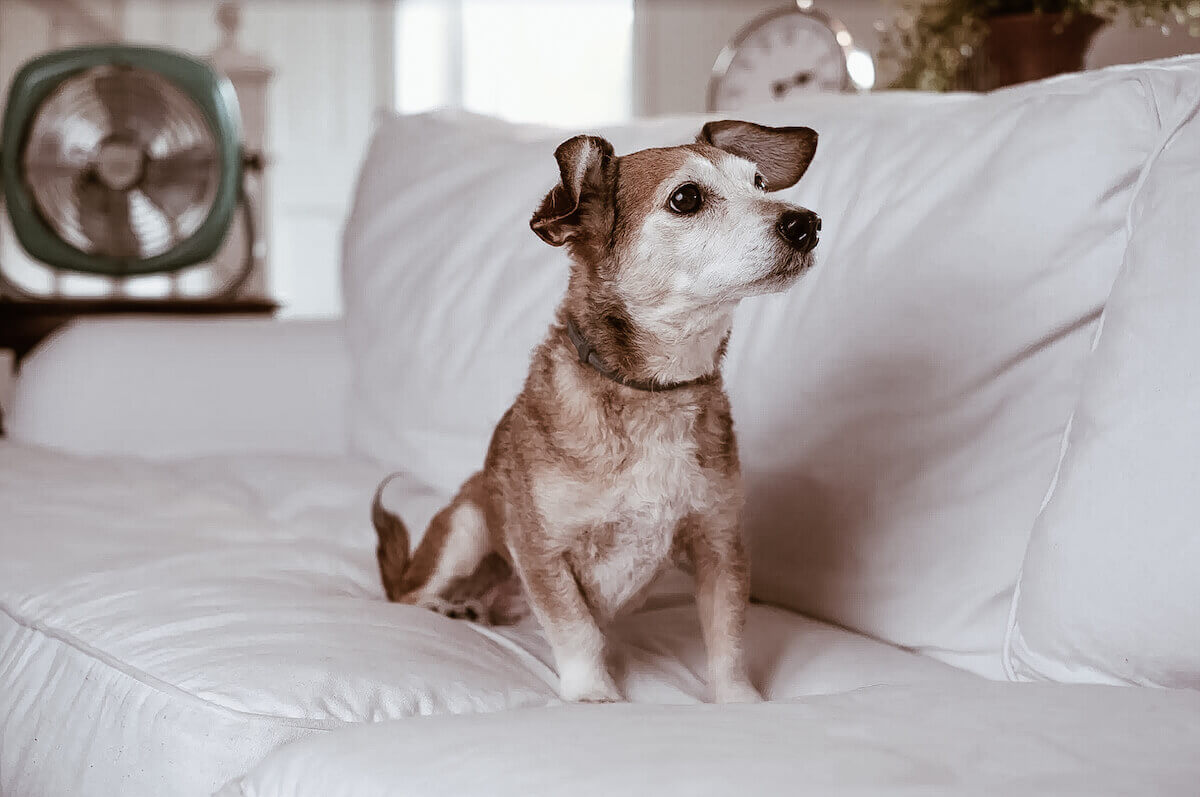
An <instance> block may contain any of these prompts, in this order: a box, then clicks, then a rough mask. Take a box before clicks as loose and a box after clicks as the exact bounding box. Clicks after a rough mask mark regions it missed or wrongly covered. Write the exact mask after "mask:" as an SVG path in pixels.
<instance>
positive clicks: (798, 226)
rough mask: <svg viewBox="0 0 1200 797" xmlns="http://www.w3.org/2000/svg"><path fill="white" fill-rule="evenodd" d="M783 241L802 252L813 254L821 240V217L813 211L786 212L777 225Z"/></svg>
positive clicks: (776, 227)
mask: <svg viewBox="0 0 1200 797" xmlns="http://www.w3.org/2000/svg"><path fill="white" fill-rule="evenodd" d="M775 229H776V230H778V231H779V235H780V236H781V237H782V238H783V240H785V241H787V242H788V243H789V244H791V245H792V246H794V247H796V248H797V249H799V250H800V251H801V252H811V251H812V250H813V249H814V248H815V247H816V245H817V241H818V240H820V239H819V238H818V237H817V233H818V232H820V230H821V217H820V216H818V215H817V214H816V213H813V212H812V211H811V210H785V211H784V212H783V215H781V216H780V217H779V223H778V224H776V225H775Z"/></svg>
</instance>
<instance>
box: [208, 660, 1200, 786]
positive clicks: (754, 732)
mask: <svg viewBox="0 0 1200 797" xmlns="http://www.w3.org/2000/svg"><path fill="white" fill-rule="evenodd" d="M1198 747H1200V694H1195V693H1192V694H1170V695H1168V694H1164V693H1162V692H1152V691H1149V690H1129V689H1113V688H1105V687H1078V686H1077V687H1070V686H1066V687H1064V686H1057V685H1037V686H1034V685H1028V684H997V683H989V682H986V681H982V680H978V681H975V682H969V683H960V684H955V685H948V686H939V687H930V686H907V687H878V688H871V689H863V690H859V691H856V692H850V693H845V694H841V695H833V696H828V697H816V698H808V699H803V700H797V701H794V702H790V703H772V704H767V705H757V706H570V707H564V708H559V709H550V710H546V711H517V712H511V713H508V714H505V715H503V716H496V715H489V716H480V717H464V718H459V717H456V718H453V719H449V720H442V719H440V718H430V719H422V720H418V721H415V722H408V723H394V722H392V723H382V724H379V725H375V726H372V727H369V728H355V729H351V730H346V731H341V732H339V733H336V734H333V735H330V736H327V737H325V738H321V739H312V740H306V741H303V742H298V743H296V744H293V745H288V746H287V747H285V748H283V749H281V750H279V751H278V752H277V753H275V754H273V755H271V756H269V757H268V758H267V760H265V761H264V762H263V763H262V764H260V765H259V766H256V767H255V768H254V770H253V771H252V772H251V773H250V774H249V775H247V776H246V777H244V778H241V779H239V781H238V782H235V783H231V784H229V786H228V787H227V788H226V789H224V790H222V791H221V792H220V795H219V797H390V795H394V794H397V793H398V791H399V790H402V793H404V794H411V795H419V796H420V797H459V795H466V794H487V795H490V797H525V795H531V794H538V795H540V794H571V795H574V796H575V797H609V796H610V795H614V794H636V795H648V794H653V795H655V796H656V797H676V796H678V797H700V796H701V795H705V796H707V795H712V796H713V797H717V796H718V795H720V796H721V797H725V796H726V795H733V794H753V795H764V796H765V795H771V796H772V797H775V796H776V795H778V797H784V795H826V794H827V795H852V796H853V797H868V796H870V795H887V796H888V797H895V795H922V796H923V797H933V796H934V795H941V796H942V797H961V795H1017V794H1019V795H1023V797H1032V796H1033V795H1040V796H1043V797H1062V795H1088V797H1101V795H1126V794H1155V795H1159V796H1160V797H1172V796H1173V797H1191V796H1192V795H1194V794H1195V793H1196V784H1197V783H1198V782H1200V757H1198V756H1196V754H1195V752H1196V749H1197V748H1198ZM464 764H465V765H464Z"/></svg>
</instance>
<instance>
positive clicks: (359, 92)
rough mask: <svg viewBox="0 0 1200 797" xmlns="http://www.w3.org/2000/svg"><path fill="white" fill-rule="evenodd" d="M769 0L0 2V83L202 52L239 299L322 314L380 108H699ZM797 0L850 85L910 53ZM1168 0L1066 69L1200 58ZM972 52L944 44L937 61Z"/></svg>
mask: <svg viewBox="0 0 1200 797" xmlns="http://www.w3.org/2000/svg"><path fill="white" fill-rule="evenodd" d="M781 5H782V6H786V5H787V1H786V0H244V1H243V2H236V3H235V2H215V1H214V0H0V86H3V91H4V92H5V93H7V91H8V87H9V83H10V81H11V79H12V78H13V76H14V74H15V73H16V71H17V70H18V69H19V67H20V66H21V65H22V64H23V63H25V62H26V61H28V59H30V58H32V57H34V56H37V55H39V54H41V53H44V52H48V51H52V50H56V49H59V48H63V47H68V46H71V45H76V44H87V43H95V42H126V43H148V44H153V45H159V46H168V47H172V48H179V49H182V50H184V51H187V52H189V53H193V54H196V55H199V56H202V57H204V58H207V59H209V61H210V62H211V63H213V64H214V65H215V66H216V67H217V68H218V70H219V71H223V72H225V73H227V74H229V75H230V77H231V78H232V79H233V81H234V85H235V87H236V89H237V92H238V96H239V100H240V103H241V106H242V108H241V112H242V117H243V120H244V126H245V130H244V134H243V135H244V139H245V141H246V144H247V146H248V148H249V149H251V150H253V151H254V152H256V153H260V154H261V155H262V158H263V162H264V168H263V170H262V172H261V174H259V175H257V180H256V182H254V183H252V184H251V186H250V188H249V189H248V190H249V191H250V192H251V193H252V194H253V195H254V197H255V199H256V200H257V202H258V203H259V204H258V206H257V209H256V212H257V213H258V214H259V225H258V231H257V234H258V235H259V236H260V238H261V240H260V241H259V242H258V244H257V248H256V250H255V251H256V270H255V273H254V274H253V275H252V278H251V279H250V280H249V281H248V282H247V283H246V284H245V286H244V289H243V295H244V296H245V297H250V298H256V299H260V300H263V302H262V303H261V304H260V306H259V309H260V310H261V311H263V312H276V313H278V314H280V315H288V316H332V315H337V314H338V313H339V311H340V308H341V299H340V292H339V285H338V260H339V249H340V231H341V226H342V224H343V220H344V218H345V215H346V211H347V206H348V203H349V200H350V195H351V191H352V186H353V182H354V179H355V172H356V170H357V168H358V164H359V162H360V160H361V158H362V156H363V152H364V148H365V146H366V144H367V141H368V138H369V136H370V133H371V130H372V126H373V124H375V123H376V121H377V120H378V119H379V117H380V114H386V113H392V112H397V111H399V112H415V111H423V110H427V109H431V108H435V107H441V106H451V107H461V108H465V109H469V110H472V111H477V112H480V113H486V114H494V115H497V116H501V117H505V118H508V119H512V120H518V121H523V122H532V123H538V124H545V125H553V126H561V127H564V128H568V129H570V130H572V131H575V130H577V129H580V128H587V127H591V126H595V125H601V124H605V123H610V122H620V121H622V120H626V119H629V118H632V117H635V116H645V115H657V114H675V113H692V112H703V111H705V110H706V106H707V105H708V104H709V103H710V101H711V99H712V98H711V97H710V94H709V89H710V76H711V74H712V71H713V67H714V64H715V63H717V62H718V57H719V55H720V54H721V53H722V50H723V48H725V47H726V45H728V44H729V43H730V42H731V41H732V40H734V38H735V36H736V35H737V33H738V31H739V30H741V29H743V27H744V26H746V25H747V24H748V23H750V22H751V21H752V20H755V19H756V18H760V15H762V14H764V13H765V12H769V11H771V10H773V9H778V8H779V7H780V6H781ZM801 5H802V6H806V7H808V8H810V9H813V10H817V11H820V12H822V13H823V14H824V15H827V16H828V17H830V18H833V19H835V20H836V21H838V22H839V23H840V25H841V26H844V31H845V33H844V34H842V33H839V34H838V37H839V42H843V39H844V40H845V42H849V41H852V42H853V48H854V49H855V50H858V51H862V52H863V53H866V54H869V55H871V56H872V61H874V71H877V74H874V75H872V74H871V72H872V70H871V63H870V62H867V61H863V62H860V63H859V64H858V67H857V68H858V72H857V74H856V75H855V81H856V83H857V84H859V85H856V86H855V88H856V89H858V90H862V89H865V88H869V87H872V86H873V87H874V89H875V90H882V89H883V88H884V87H886V86H888V84H890V83H892V82H893V81H895V80H897V79H898V78H900V77H901V73H902V72H903V71H904V68H903V66H904V65H903V64H902V63H898V62H896V61H895V60H894V59H893V60H892V61H888V60H887V59H886V58H884V59H881V58H880V57H879V56H880V55H881V53H880V49H881V44H882V43H884V42H885V41H886V40H887V39H888V37H891V45H890V46H892V47H893V49H894V48H895V46H896V44H897V42H899V43H900V45H901V47H902V48H903V47H904V46H908V47H909V48H910V50H911V49H912V48H913V47H914V44H913V42H912V40H911V38H912V37H911V34H912V31H913V30H914V29H915V27H914V26H919V23H920V22H921V18H920V13H921V12H920V6H919V4H913V3H907V4H904V3H901V4H898V5H897V4H887V3H884V2H880V1H879V0H823V2H822V1H821V0H818V1H817V2H816V3H815V4H814V3H812V2H808V0H804V2H802V3H801ZM977 5H981V4H977ZM1118 5H1119V4H1118ZM1168 6H1169V8H1170V9H1174V11H1175V13H1174V15H1167V16H1165V17H1163V18H1162V19H1159V20H1155V21H1153V24H1151V25H1150V26H1148V27H1147V26H1143V27H1135V26H1133V25H1131V24H1125V23H1124V22H1123V21H1122V20H1121V19H1116V20H1114V21H1111V22H1107V23H1106V24H1103V25H1099V24H1098V25H1097V30H1096V31H1095V32H1094V35H1093V33H1092V32H1090V31H1089V36H1090V38H1089V40H1088V42H1087V43H1086V44H1087V47H1086V56H1085V62H1084V65H1085V66H1087V67H1099V66H1105V65H1109V64H1116V63H1125V62H1134V61H1141V60H1146V59H1151V58H1159V57H1163V56H1169V55H1175V54H1180V53H1186V52H1197V51H1200V39H1197V38H1194V37H1192V36H1189V35H1188V29H1189V27H1190V28H1192V29H1193V33H1194V32H1195V27H1196V23H1197V18H1198V17H1200V2H1196V1H1195V0H1193V2H1191V3H1190V5H1189V4H1186V3H1185V4H1184V5H1182V6H1180V5H1179V4H1167V5H1164V8H1167V7H1168ZM1193 6H1194V7H1195V8H1192V7H1193ZM1193 12H1194V13H1193ZM898 14H899V15H902V18H901V19H900V23H903V24H902V25H900V27H897V24H898V23H897V15H898ZM1160 23H1161V24H1160ZM841 29H842V28H838V30H841ZM906 32H907V33H906ZM905 35H908V39H905ZM957 35H958V34H957V33H954V34H953V35H952V36H951V38H953V36H957ZM845 42H843V43H845ZM977 45H978V42H977V41H975V40H970V41H967V40H963V42H962V43H959V42H958V40H957V39H953V41H952V42H951V45H950V47H951V49H950V50H949V57H950V59H951V62H952V63H951V70H950V71H951V72H954V70H955V69H957V66H956V64H957V63H958V60H959V58H960V55H961V56H963V57H967V56H969V55H970V54H971V51H972V48H973V47H975V46H977ZM935 46H936V47H942V50H945V47H943V46H942V44H940V43H935ZM884 55H886V53H884ZM939 57H941V56H939ZM726 66H728V64H726ZM909 66H912V64H909ZM943 71H944V70H943ZM910 72H911V70H910ZM930 74H932V78H931V77H930ZM930 74H916V76H915V77H914V76H913V74H909V82H910V83H911V84H913V85H916V86H918V87H922V88H946V87H947V86H946V85H942V84H939V83H938V75H937V74H933V73H930ZM951 77H952V78H953V75H952V76H951ZM943 82H944V81H943ZM950 82H951V83H954V80H951V81H950ZM959 83H960V84H961V81H959ZM949 87H952V88H953V87H957V88H964V87H965V88H970V86H963V85H959V84H956V85H951V86H949ZM776 90H777V93H778V92H779V91H782V89H779V88H778V87H777V88H776ZM4 99H5V97H4V95H0V103H3V101H4ZM0 215H3V214H0ZM4 223H5V224H7V223H8V221H7V220H5V221H4ZM0 239H2V240H0V263H3V266H4V269H5V272H6V273H7V274H8V275H9V277H10V279H12V280H14V281H16V282H20V281H21V280H25V282H24V283H23V284H25V285H26V287H27V288H29V289H30V290H47V289H49V288H48V287H47V285H48V284H46V283H45V281H46V280H49V279H51V277H47V276H45V275H44V274H43V273H42V272H38V271H37V270H36V268H34V267H33V266H23V265H22V263H23V261H24V260H26V259H27V258H25V256H24V254H23V253H22V252H20V251H19V249H18V247H17V246H16V244H15V243H14V239H13V235H12V234H11V231H10V230H8V229H3V230H0ZM23 269H24V270H23ZM52 279H53V280H54V282H53V286H52V288H53V290H54V291H56V292H57V293H61V294H63V295H68V296H93V295H94V296H104V295H106V292H110V291H111V290H112V283H111V281H110V280H106V279H105V278H103V277H94V276H89V275H57V274H56V275H54V276H53V277H52ZM156 279H157V281H155V280H156ZM187 279H188V277H186V276H184V277H181V278H179V279H178V281H177V282H175V283H172V282H169V281H167V280H166V278H153V277H146V278H142V279H141V280H140V281H130V284H129V285H127V286H123V287H122V288H121V290H122V291H125V292H128V293H129V294H130V295H134V296H156V295H158V294H159V293H161V294H162V295H164V296H170V295H174V294H173V291H185V290H186V288H187V284H186V280H187ZM181 285H182V286H183V287H180V286H181ZM0 312H5V310H4V309H3V308H2V307H0ZM0 348H3V347H2V346H0Z"/></svg>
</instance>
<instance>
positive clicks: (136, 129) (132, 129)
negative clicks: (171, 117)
mask: <svg viewBox="0 0 1200 797" xmlns="http://www.w3.org/2000/svg"><path fill="white" fill-rule="evenodd" d="M93 85H95V87H96V96H97V97H99V98H100V104H101V105H103V106H104V110H105V112H106V113H107V114H108V118H109V119H110V120H111V121H112V126H113V130H114V131H115V132H120V133H128V134H134V133H141V132H143V131H144V132H146V133H148V134H151V135H153V134H154V133H156V132H157V131H159V130H160V129H161V128H162V126H163V122H164V121H165V120H166V116H167V105H166V103H165V102H164V101H163V98H162V97H160V96H159V94H158V92H156V91H155V90H154V89H153V87H151V86H150V85H147V83H146V82H145V81H144V80H143V79H140V78H138V76H137V74H136V73H135V72H133V71H132V70H130V69H122V68H119V67H118V68H114V69H112V70H110V71H106V72H103V73H101V74H99V75H96V77H95V80H94V83H93ZM141 138H142V136H139V140H141Z"/></svg>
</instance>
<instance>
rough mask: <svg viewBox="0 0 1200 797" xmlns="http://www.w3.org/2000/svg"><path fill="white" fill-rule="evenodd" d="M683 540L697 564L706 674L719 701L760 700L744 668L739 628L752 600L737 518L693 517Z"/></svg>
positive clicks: (697, 592)
mask: <svg viewBox="0 0 1200 797" xmlns="http://www.w3.org/2000/svg"><path fill="white" fill-rule="evenodd" d="M681 531H682V532H683V533H684V535H685V537H684V544H685V546H686V548H687V551H688V554H689V556H690V557H691V560H692V563H693V565H694V566H695V568H696V605H697V608H698V609H699V610H700V630H701V632H702V633H703V635H704V645H705V647H706V648H707V650H708V679H709V683H710V684H711V685H712V692H713V699H714V700H716V702H718V703H757V702H759V701H761V700H762V697H761V696H760V695H759V693H758V690H757V689H755V688H754V685H753V684H751V683H750V676H749V675H748V674H747V673H746V659H745V654H744V652H743V648H742V633H743V631H744V629H745V625H746V605H747V604H748V603H749V600H750V568H749V564H748V562H747V558H746V551H745V547H744V545H743V543H742V534H741V526H740V524H739V523H738V522H737V520H736V519H733V520H732V521H725V522H721V519H720V518H701V517H692V518H689V519H688V521H686V522H685V528H683V529H681Z"/></svg>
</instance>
